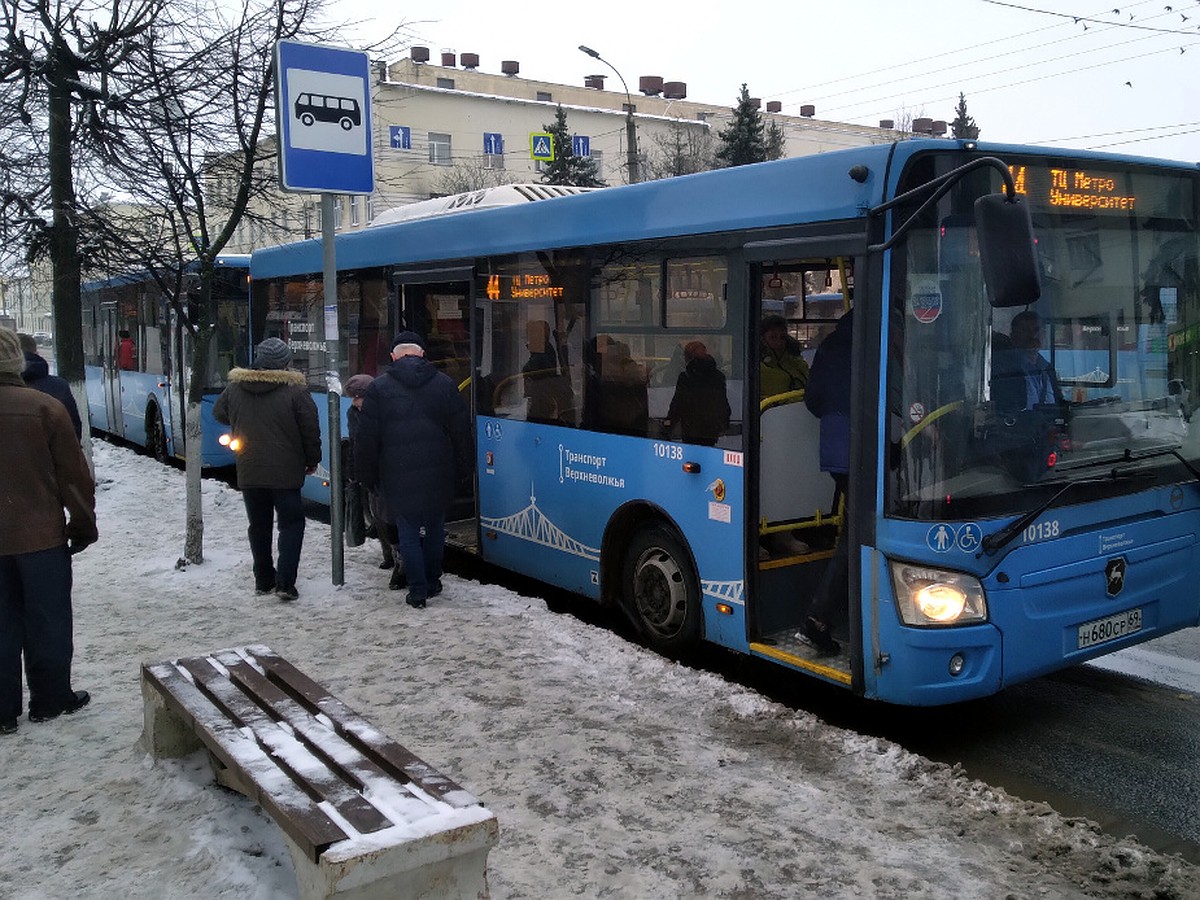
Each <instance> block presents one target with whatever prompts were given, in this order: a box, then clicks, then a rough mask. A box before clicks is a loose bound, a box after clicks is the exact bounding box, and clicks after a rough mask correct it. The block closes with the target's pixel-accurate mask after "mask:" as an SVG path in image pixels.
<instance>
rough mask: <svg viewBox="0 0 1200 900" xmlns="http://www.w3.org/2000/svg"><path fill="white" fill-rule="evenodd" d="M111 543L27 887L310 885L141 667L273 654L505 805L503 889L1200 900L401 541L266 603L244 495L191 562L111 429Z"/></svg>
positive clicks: (164, 508) (82, 579) (575, 893)
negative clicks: (180, 736)
mask: <svg viewBox="0 0 1200 900" xmlns="http://www.w3.org/2000/svg"><path fill="white" fill-rule="evenodd" d="M95 456H96V467H97V474H98V477H99V479H100V481H101V485H100V490H99V492H98V498H97V499H98V507H99V523H100V542H99V543H98V544H96V545H95V546H93V547H92V548H90V549H89V550H88V551H87V552H85V553H83V554H82V555H80V556H77V557H76V558H75V559H76V568H75V579H76V588H75V635H76V653H75V686H76V687H77V688H83V689H86V690H90V691H91V692H92V696H93V700H92V705H91V706H90V707H88V708H87V709H85V710H83V711H82V712H80V713H79V714H78V715H75V716H71V717H64V718H63V719H60V720H57V721H55V722H53V723H48V724H45V725H31V724H30V723H29V722H28V721H27V720H24V719H22V721H21V727H20V731H19V732H18V733H17V734H16V735H14V736H12V737H7V738H3V739H0V797H2V798H3V809H4V814H5V819H6V821H5V828H4V834H5V839H4V853H3V857H4V861H3V862H2V863H0V897H15V898H27V897H28V898H41V897H47V898H60V897H62V898H65V897H72V898H76V897H88V898H92V897H94V898H107V897H114V896H121V897H123V898H129V900H135V898H161V897H172V898H174V897H228V898H248V897H253V898H264V900H265V898H279V897H288V896H292V895H293V894H294V891H295V884H294V878H293V876H292V874H291V870H290V862H289V860H288V857H287V852H286V850H285V849H284V847H283V842H282V840H281V839H280V837H279V834H278V832H277V830H276V827H275V826H274V824H272V823H271V822H270V821H269V820H268V819H267V818H265V817H264V816H261V815H258V814H256V813H255V812H254V810H253V807H252V806H251V805H250V804H249V803H248V802H247V801H245V800H244V799H243V798H241V797H239V796H237V795H233V794H230V793H229V792H226V791H224V790H221V789H219V788H216V787H215V786H213V785H211V784H210V783H209V778H208V773H207V769H206V766H205V764H204V761H203V760H202V759H198V758H195V757H192V758H189V759H188V761H187V762H186V763H185V764H182V765H181V764H159V765H157V766H151V765H150V763H149V761H148V760H147V759H145V758H144V757H143V756H142V755H141V754H140V753H139V752H137V750H136V749H135V746H134V745H135V742H136V741H137V739H138V736H139V734H140V732H141V727H142V704H141V693H140V689H139V681H138V676H139V666H140V664H141V663H142V662H147V661H151V662H156V661H160V660H164V659H167V658H171V657H175V656H189V655H195V654H198V653H202V652H206V651H211V650H216V649H218V648H221V647H228V646H235V645H240V644H246V643H251V642H256V643H265V644H268V645H270V646H271V647H272V648H274V649H275V650H276V651H278V652H279V653H281V654H282V655H284V656H286V657H288V658H289V659H291V660H292V661H293V662H295V663H296V664H297V665H300V666H302V667H303V668H304V669H305V671H306V672H307V673H308V674H310V675H311V676H312V677H314V678H315V679H317V680H319V681H320V682H321V683H322V684H324V685H325V686H326V687H328V688H329V689H330V690H331V691H332V692H333V693H334V694H337V695H338V696H339V697H341V699H343V700H344V701H346V702H347V703H348V704H350V706H352V707H354V708H355V709H357V710H358V711H360V712H361V713H362V714H363V715H364V716H366V717H367V718H369V719H370V720H371V721H372V722H374V723H375V724H376V725H378V726H379V727H380V728H381V729H382V730H384V731H385V732H387V733H388V734H389V735H391V736H392V737H394V738H395V739H396V740H398V741H399V742H400V743H402V744H404V745H405V746H406V747H408V748H409V749H410V750H412V751H413V752H414V753H416V754H417V755H418V756H420V757H422V758H423V759H425V760H427V761H428V762H429V763H430V764H431V765H433V766H434V767H436V768H437V769H439V770H440V771H442V772H444V773H445V774H446V775H447V776H448V777H450V778H452V779H454V780H456V781H457V782H459V783H460V784H461V785H463V787H465V788H466V789H467V790H469V791H471V792H472V793H474V794H475V795H476V796H477V797H479V798H480V800H481V801H482V802H483V803H484V804H485V805H486V806H487V807H488V808H489V809H491V810H492V811H493V812H495V814H496V815H497V817H498V818H499V820H500V829H501V837H500V843H499V844H498V845H497V847H496V848H495V849H494V850H493V851H492V853H491V856H490V863H491V867H490V883H491V888H492V894H493V896H494V897H497V898H557V897H617V898H668V897H731V898H732V897H737V898H756V900H757V898H774V897H778V898H792V897H869V898H875V897H878V898H930V897H932V898H943V897H944V898H975V897H979V898H992V897H1005V896H1008V897H1016V898H1025V897H1028V898H1043V897H1131V896H1132V897H1138V896H1144V897H1152V896H1154V897H1160V898H1196V897H1200V869H1197V868H1196V867H1194V866H1190V865H1188V864H1186V863H1183V862H1181V861H1180V860H1178V859H1177V858H1174V857H1164V856H1161V855H1159V854H1156V853H1154V852H1152V851H1150V850H1147V849H1146V848H1144V847H1142V846H1141V845H1139V844H1137V843H1135V842H1133V841H1128V840H1121V839H1117V838H1113V837H1110V836H1108V835H1104V834H1102V833H1100V832H1099V830H1098V829H1097V828H1095V827H1094V826H1093V825H1091V824H1090V823H1087V822H1084V821H1081V820H1065V819H1063V818H1062V817H1060V816H1059V815H1057V814H1056V813H1054V812H1053V811H1052V810H1051V809H1050V808H1049V807H1047V806H1045V805H1044V804H1032V803H1024V802H1021V801H1019V800H1016V799H1013V798H1011V797H1009V796H1008V795H1006V794H1004V793H1003V792H1002V791H998V790H993V789H991V788H989V787H987V786H986V785H983V784H981V783H979V782H975V781H971V780H968V779H967V778H965V777H963V776H961V775H959V774H957V773H956V772H955V771H953V770H952V769H950V768H949V767H947V766H944V765H941V764H936V763H932V762H929V761H928V760H925V759H923V758H921V757H918V756H914V755H912V754H910V753H908V752H906V751H904V750H902V749H900V748H899V747H897V746H895V745H893V744H890V743H888V742H886V741H882V740H877V739H874V738H866V737H862V736H859V735H856V734H853V733H851V732H846V731H842V730H840V729H837V728H832V727H829V726H827V725H825V724H823V723H822V722H821V721H820V720H818V719H816V718H814V717H812V716H810V715H807V714H805V713H797V712H793V711H791V710H788V709H786V708H784V707H781V706H779V705H777V704H774V703H772V702H769V701H767V700H765V699H763V698H761V697H760V696H759V695H757V694H755V693H753V692H751V691H749V690H747V689H745V688H742V687H739V686H737V685H734V684H730V683H727V682H725V681H723V680H722V679H720V678H718V677H716V676H713V675H709V674H705V673H700V672H696V671H692V670H689V669H686V668H683V667H680V666H677V665H674V664H672V663H671V662H668V661H666V660H664V659H662V658H660V657H658V656H656V655H654V654H652V653H650V652H647V651H644V650H642V649H640V648H638V647H636V646H634V645H631V644H629V643H627V642H625V641H624V640H622V639H620V638H618V637H616V636H615V635H613V634H610V633H608V632H605V631H603V630H601V629H597V628H593V627H591V626H588V625H586V624H583V623H581V622H579V621H577V620H576V619H574V618H572V617H570V616H558V615H554V614H552V613H550V612H548V611H547V610H546V608H545V605H544V604H543V603H542V602H541V601H539V600H533V599H529V598H525V597H520V596H518V595H516V594H513V593H511V592H509V591H506V590H503V589H501V588H497V587H495V586H482V585H479V584H476V583H473V582H466V581H463V580H462V579H458V578H455V577H453V576H449V577H447V579H446V591H445V594H444V596H443V597H439V598H436V600H435V601H433V602H431V604H430V606H429V608H428V609H426V610H413V609H411V608H409V607H407V606H405V605H404V603H403V599H402V597H403V595H402V594H401V593H397V592H392V591H388V590H387V574H388V573H386V572H381V571H380V570H378V569H377V568H376V567H375V562H376V561H377V552H378V548H377V547H376V546H375V545H374V544H371V545H369V546H368V547H364V548H356V549H350V550H348V551H347V554H346V582H347V583H346V585H345V586H344V587H342V588H341V589H335V588H333V587H332V586H331V585H330V584H329V581H330V579H329V545H328V534H329V532H328V528H327V527H324V526H322V525H321V524H319V523H316V522H312V521H310V522H309V523H308V531H307V533H306V536H305V551H304V557H303V560H302V565H301V579H300V581H299V583H298V587H299V590H300V600H299V601H298V602H296V603H292V604H283V603H280V602H279V601H278V600H276V599H275V598H274V597H255V596H254V590H253V579H252V577H251V573H250V563H249V551H248V548H247V546H246V539H245V531H246V520H245V513H244V511H243V508H242V505H241V500H240V497H239V496H238V495H237V493H236V492H234V491H231V490H229V489H228V488H225V487H224V486H222V485H220V484H216V483H214V482H209V481H206V482H205V483H204V495H205V527H206V536H205V553H206V557H207V561H206V563H205V564H204V565H203V566H198V567H193V568H191V569H189V570H186V571H182V572H180V571H176V570H175V569H174V563H175V560H176V559H177V557H178V556H179V553H180V550H181V548H182V545H183V540H182V527H183V525H182V523H183V489H184V484H183V481H184V479H183V474H182V473H181V472H178V471H176V470H174V469H171V468H166V467H162V466H159V465H158V464H156V463H154V462H152V461H150V460H147V459H144V458H142V457H138V456H135V455H134V454H133V453H132V452H131V451H127V450H123V449H117V448H114V447H112V446H110V445H107V444H104V443H101V442H97V443H96V444H95Z"/></svg>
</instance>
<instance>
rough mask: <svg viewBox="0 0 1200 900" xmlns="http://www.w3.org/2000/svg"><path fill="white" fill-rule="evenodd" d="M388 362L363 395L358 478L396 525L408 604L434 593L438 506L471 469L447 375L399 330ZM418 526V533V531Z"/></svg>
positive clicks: (441, 534) (442, 513) (464, 418)
mask: <svg viewBox="0 0 1200 900" xmlns="http://www.w3.org/2000/svg"><path fill="white" fill-rule="evenodd" d="M392 344H393V346H392V359H393V363H392V366H391V368H389V369H388V371H387V373H386V374H385V375H383V376H381V377H379V378H376V379H375V381H373V382H372V383H371V386H370V387H368V388H367V390H366V393H365V394H364V395H363V405H362V412H361V416H360V418H359V430H358V440H357V442H356V444H355V448H354V449H355V453H356V455H357V457H358V460H357V462H358V480H359V481H360V482H362V484H363V485H365V486H366V488H367V489H368V490H376V489H378V490H380V492H381V493H382V495H383V499H384V503H385V504H386V506H387V509H388V512H389V513H390V514H391V516H392V519H393V521H394V522H395V524H396V530H397V533H398V538H399V549H400V557H401V558H402V559H403V560H404V571H405V574H406V575H407V577H408V588H409V590H408V596H407V597H406V598H405V602H407V603H408V605H409V606H413V607H416V608H418V609H422V608H424V606H425V601H426V600H428V599H429V598H430V597H434V596H436V595H437V594H439V593H441V590H442V581H441V577H442V559H443V556H444V553H445V543H446V511H447V510H448V509H449V508H450V504H451V502H452V501H453V500H454V489H455V486H456V485H457V483H458V479H459V478H460V477H465V476H466V475H467V473H469V472H470V471H471V462H472V460H471V435H470V419H469V416H468V413H467V405H466V403H465V402H464V401H463V399H462V396H461V395H460V394H459V393H458V388H457V387H456V386H455V384H454V382H453V381H452V380H451V379H450V377H449V376H448V375H446V374H445V373H444V372H439V371H438V370H437V369H436V368H435V367H434V366H433V364H432V363H430V362H429V361H428V360H426V359H425V342H424V341H423V340H422V339H421V336H420V335H418V334H416V333H415V332H412V331H402V332H401V333H400V334H398V335H396V339H395V340H394V341H393V342H392ZM422 530H424V535H423V536H422Z"/></svg>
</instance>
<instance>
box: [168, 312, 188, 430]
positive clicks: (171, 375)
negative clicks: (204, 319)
mask: <svg viewBox="0 0 1200 900" xmlns="http://www.w3.org/2000/svg"><path fill="white" fill-rule="evenodd" d="M184 296H185V297H186V294H185V295H184ZM165 306H166V309H167V346H168V347H170V353H171V358H170V359H169V360H167V364H166V365H165V366H163V368H164V370H165V371H166V373H167V378H166V386H165V387H164V388H163V402H162V405H163V407H164V408H165V409H166V411H167V413H166V421H164V422H163V427H164V428H166V430H167V432H168V433H169V436H170V438H171V446H172V447H175V448H176V452H178V449H179V448H181V447H186V444H185V441H186V440H187V438H186V436H185V434H184V432H185V429H186V428H187V395H188V387H189V386H190V385H191V366H189V365H188V359H190V357H189V356H188V355H187V354H186V353H184V352H183V351H184V341H185V339H186V333H187V328H185V327H183V325H182V324H181V321H180V316H179V310H178V309H177V308H176V305H175V304H174V303H170V302H168V303H166V304H165Z"/></svg>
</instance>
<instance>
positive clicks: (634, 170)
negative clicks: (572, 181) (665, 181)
mask: <svg viewBox="0 0 1200 900" xmlns="http://www.w3.org/2000/svg"><path fill="white" fill-rule="evenodd" d="M579 49H580V50H582V51H583V52H584V53H586V54H587V55H588V56H590V57H591V58H592V59H598V60H600V62H602V63H604V64H605V65H606V66H608V67H609V68H610V69H612V70H613V74H614V75H616V76H617V77H618V78H620V79H621V87H623V88H625V149H626V150H627V151H628V154H629V156H628V159H629V183H630V184H637V183H638V182H639V181H641V178H640V177H639V172H638V152H637V127H636V126H635V125H634V124H633V97H631V96H630V95H629V85H627V84H626V83H625V79H624V77H623V76H622V75H621V73H620V72H618V71H617V67H616V66H614V65H613V64H612V63H610V62H609V61H608V60H607V59H605V58H604V57H603V56H601V55H600V54H599V53H597V52H596V51H595V50H593V49H592V48H591V47H585V46H584V45H583V44H580V45H579Z"/></svg>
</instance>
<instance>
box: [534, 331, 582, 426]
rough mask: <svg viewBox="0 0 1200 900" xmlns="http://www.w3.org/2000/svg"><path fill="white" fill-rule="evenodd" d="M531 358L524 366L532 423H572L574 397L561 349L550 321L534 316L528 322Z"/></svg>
mask: <svg viewBox="0 0 1200 900" xmlns="http://www.w3.org/2000/svg"><path fill="white" fill-rule="evenodd" d="M525 331H526V337H527V341H526V348H527V349H528V350H529V359H528V360H527V361H526V363H525V365H524V366H522V367H521V375H522V381H523V383H524V388H525V400H526V403H527V411H526V418H527V419H528V420H529V421H531V422H548V423H552V424H571V423H572V421H571V420H572V418H573V416H572V415H571V409H572V407H573V405H574V398H573V396H572V391H571V381H570V377H569V376H568V374H567V373H566V372H565V371H560V366H559V359H558V352H557V351H556V350H555V347H554V344H553V343H552V342H551V340H550V337H551V331H550V323H549V322H547V321H546V320H545V319H532V320H530V321H529V322H527V323H526V325H525Z"/></svg>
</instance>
